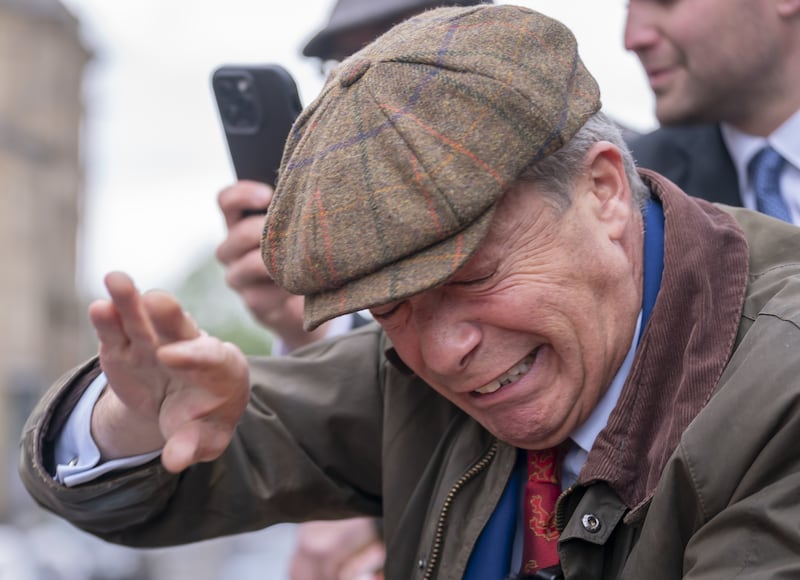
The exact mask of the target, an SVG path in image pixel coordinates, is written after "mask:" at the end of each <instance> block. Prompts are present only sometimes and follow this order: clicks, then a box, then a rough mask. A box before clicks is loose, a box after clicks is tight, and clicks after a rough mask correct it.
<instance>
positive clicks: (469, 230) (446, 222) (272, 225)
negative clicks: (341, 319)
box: [262, 5, 600, 329]
mask: <svg viewBox="0 0 800 580" xmlns="http://www.w3.org/2000/svg"><path fill="white" fill-rule="evenodd" d="M599 109H600V96H599V90H598V87H597V83H596V82H595V80H594V79H593V78H592V76H591V75H590V74H589V73H588V72H587V71H586V69H585V68H584V66H583V64H582V62H581V60H580V58H579V56H578V50H577V45H576V42H575V38H574V37H573V35H572V33H571V32H570V31H569V30H568V29H567V28H566V27H565V26H564V25H562V24H561V23H559V22H557V21H555V20H553V19H551V18H548V17H546V16H544V15H542V14H539V13H537V12H534V11H532V10H528V9H526V8H520V7H515V6H509V5H499V6H494V5H485V6H476V7H470V8H440V9H436V10H431V11H428V12H425V13H423V14H422V15H420V16H417V17H414V18H411V19H409V20H407V21H405V22H403V23H402V24H399V25H398V26H396V27H394V28H392V29H391V30H390V31H389V32H387V33H386V34H384V35H383V36H381V37H380V38H378V40H376V41H375V42H373V43H372V44H370V45H368V46H367V47H365V48H364V49H363V50H361V51H359V52H357V53H356V54H354V55H353V56H352V57H350V58H348V59H347V60H345V61H344V62H343V63H342V64H341V65H340V66H339V68H338V69H337V70H336V71H335V72H334V74H332V75H331V77H330V78H329V79H328V81H327V83H326V85H325V87H324V88H323V89H322V92H321V93H320V95H319V96H318V97H317V98H316V99H315V100H314V102H312V103H311V104H310V105H309V106H308V107H307V108H306V109H305V110H304V111H303V113H302V114H301V115H300V117H299V118H298V119H297V121H296V122H295V125H294V127H293V128H292V131H291V134H290V136H289V139H288V141H287V145H286V149H285V151H284V155H283V160H282V162H281V169H280V171H279V177H278V183H277V187H276V190H275V194H274V196H273V198H272V202H271V203H270V207H269V210H268V213H267V219H266V222H265V226H264V235H263V238H262V257H263V259H264V263H265V264H266V266H267V269H268V270H269V272H270V274H271V276H272V277H273V279H274V280H275V281H276V282H277V283H278V284H280V285H281V286H283V287H284V288H286V289H287V290H288V291H289V292H292V293H294V294H302V295H304V296H305V297H306V301H305V325H306V328H308V329H311V328H315V327H316V326H318V325H319V324H321V323H322V322H324V321H326V320H328V319H330V318H333V317H336V316H339V315H341V314H345V313H347V312H354V311H357V310H361V309H364V308H369V307H372V306H377V305H380V304H386V303H388V302H392V301H395V300H400V299H403V298H407V297H409V296H412V295H414V294H417V293H419V292H421V291H424V290H427V289H429V288H432V287H434V286H437V285H439V284H441V283H442V282H444V281H445V280H447V279H448V278H449V277H450V276H452V275H453V273H454V272H455V271H456V270H458V269H459V268H460V267H461V266H462V265H464V263H465V262H466V261H467V260H468V259H469V258H470V257H471V256H472V254H474V252H475V250H476V249H477V248H478V247H479V245H480V244H481V242H482V240H483V239H484V237H485V235H486V232H487V230H488V228H489V225H490V223H491V219H492V216H493V213H494V208H495V204H496V203H497V201H498V200H499V199H500V198H501V196H502V195H503V193H504V192H505V191H506V190H507V189H508V188H509V186H510V185H511V184H512V183H513V182H514V180H515V178H516V177H517V176H518V175H519V173H520V172H521V171H522V169H523V168H524V167H525V166H526V165H528V164H529V163H531V162H535V161H536V160H538V159H541V158H543V157H545V156H547V155H549V154H551V153H552V152H554V151H556V150H557V149H559V148H560V147H561V146H562V145H563V144H564V143H566V142H567V141H568V140H569V139H570V138H571V137H572V136H573V135H574V134H575V132H576V131H577V130H578V129H579V128H580V127H581V126H583V124H584V123H585V122H586V120H587V119H588V118H589V117H590V116H591V115H592V114H594V113H595V112H597V111H598V110H599Z"/></svg>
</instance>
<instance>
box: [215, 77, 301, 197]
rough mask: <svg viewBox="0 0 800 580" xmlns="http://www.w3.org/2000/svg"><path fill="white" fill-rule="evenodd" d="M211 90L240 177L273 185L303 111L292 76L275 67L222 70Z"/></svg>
mask: <svg viewBox="0 0 800 580" xmlns="http://www.w3.org/2000/svg"><path fill="white" fill-rule="evenodd" d="M211 85H212V88H213V92H214V98H215V100H216V103H217V110H218V111H219V116H220V120H221V121H222V128H223V131H224V133H225V139H226V141H227V144H228V151H229V153H230V156H231V161H232V162H233V169H234V172H235V173H236V177H237V178H238V179H249V180H253V181H261V182H263V183H267V184H269V185H271V186H275V181H276V178H277V174H278V167H279V166H280V163H281V156H282V155H283V148H284V145H285V144H286V138H287V137H288V136H289V130H290V129H291V127H292V124H293V123H294V121H295V119H296V118H297V116H298V115H299V114H300V111H301V110H302V105H301V104H300V96H299V95H298V92H297V85H296V84H295V82H294V79H293V78H292V75H291V74H290V73H289V71H287V70H286V69H285V68H283V67H281V66H280V65H276V64H264V65H223V66H220V67H219V68H217V69H216V70H214V72H213V74H212V76H211Z"/></svg>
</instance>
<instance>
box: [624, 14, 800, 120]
mask: <svg viewBox="0 0 800 580" xmlns="http://www.w3.org/2000/svg"><path fill="white" fill-rule="evenodd" d="M780 4H781V2H780V0H630V3H629V7H628V18H627V22H626V26H625V47H626V48H627V49H628V50H631V51H633V52H635V53H636V55H637V56H638V57H639V60H640V61H641V63H642V66H643V68H644V70H645V72H646V74H647V77H648V80H649V82H650V87H651V88H652V90H653V93H654V95H655V98H656V117H657V118H658V120H659V121H660V122H661V123H662V124H664V125H669V124H676V123H696V122H718V121H725V122H728V123H731V124H733V125H736V126H739V127H740V128H741V129H742V130H745V131H748V125H751V124H752V123H753V117H754V116H760V117H762V118H763V117H764V116H765V115H768V111H769V110H770V108H771V107H775V106H776V105H773V104H772V102H773V101H776V100H780V99H782V98H785V97H782V96H781V95H782V94H784V95H785V93H786V90H785V85H786V83H787V82H788V81H789V80H790V79H787V76H789V75H787V70H786V67H788V66H790V65H789V64H787V57H788V47H789V46H791V44H795V46H796V43H797V38H793V37H794V36H796V34H797V32H796V30H795V29H796V25H789V24H788V23H787V21H786V19H785V18H784V16H785V14H781V11H782V9H781V8H779V6H780ZM784 4H791V3H784ZM795 4H797V2H795ZM789 10H790V11H791V10H793V9H789ZM794 20H795V21H796V20H797V17H796V15H795V17H794ZM791 76H793V77H794V78H792V79H791V82H794V83H798V82H800V81H798V80H797V78H796V76H794V75H791ZM795 110H796V109H795ZM787 117H788V115H787V116H785V117H783V119H780V121H779V122H778V124H780V122H782V120H784V119H785V118H787ZM776 126H777V125H776ZM749 128H750V130H749V131H748V132H753V133H755V132H756V131H755V130H753V127H752V126H751V127H749ZM773 128H774V127H773Z"/></svg>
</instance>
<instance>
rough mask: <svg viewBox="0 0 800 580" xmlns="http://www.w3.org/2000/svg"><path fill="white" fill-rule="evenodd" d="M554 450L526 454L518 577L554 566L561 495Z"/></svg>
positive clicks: (556, 451)
mask: <svg viewBox="0 0 800 580" xmlns="http://www.w3.org/2000/svg"><path fill="white" fill-rule="evenodd" d="M557 456H558V450H557V449H556V448H551V449H543V450H541V451H528V482H527V483H526V484H525V508H524V509H525V513H524V516H525V523H526V524H527V525H526V528H525V537H524V539H523V544H522V573H524V574H534V573H535V572H536V571H537V570H539V569H541V568H547V567H549V566H555V565H556V564H558V551H557V550H556V544H557V543H558V530H557V529H556V518H555V516H556V513H555V512H556V500H557V499H558V496H559V495H560V494H561V485H560V484H559V478H558V469H557V459H558V457H557Z"/></svg>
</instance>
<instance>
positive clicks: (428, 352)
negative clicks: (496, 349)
mask: <svg viewBox="0 0 800 580" xmlns="http://www.w3.org/2000/svg"><path fill="white" fill-rule="evenodd" d="M420 306H421V307H420ZM416 316H417V324H416V326H417V332H418V333H419V341H420V342H419V345H420V353H421V355H422V358H423V360H424V362H425V365H426V366H427V367H428V369H430V370H431V371H433V372H434V373H436V374H437V375H440V376H443V377H444V376H452V375H454V374H457V373H460V372H462V371H463V370H464V369H466V368H467V366H468V365H469V362H470V360H471V358H472V356H473V355H474V353H475V351H476V350H477V348H478V346H479V345H480V342H481V337H482V332H481V326H480V323H478V322H474V321H472V320H469V319H466V318H464V316H463V314H462V311H461V309H460V308H459V307H458V306H457V305H456V304H453V303H452V302H449V301H447V300H446V299H445V300H442V301H427V302H426V303H425V304H422V305H418V308H417V310H416Z"/></svg>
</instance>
